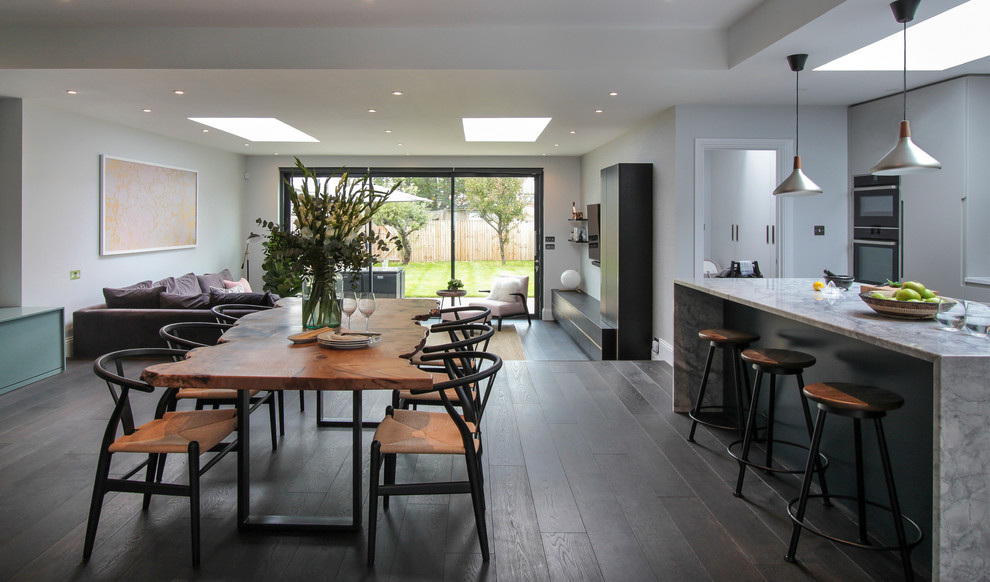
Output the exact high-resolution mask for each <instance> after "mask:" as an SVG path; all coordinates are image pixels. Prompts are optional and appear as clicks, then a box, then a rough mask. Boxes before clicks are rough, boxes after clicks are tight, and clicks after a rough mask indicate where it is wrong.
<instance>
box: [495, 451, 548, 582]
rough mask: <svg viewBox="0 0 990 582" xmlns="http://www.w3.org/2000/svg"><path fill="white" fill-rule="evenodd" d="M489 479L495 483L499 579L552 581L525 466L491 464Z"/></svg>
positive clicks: (532, 581) (535, 581) (497, 568)
mask: <svg viewBox="0 0 990 582" xmlns="http://www.w3.org/2000/svg"><path fill="white" fill-rule="evenodd" d="M488 479H489V480H490V481H491V484H492V496H491V501H490V503H489V506H490V507H491V508H492V509H491V510H489V511H491V512H492V525H493V527H492V533H491V534H490V535H491V536H492V537H494V538H495V546H496V548H497V553H496V559H495V571H496V573H497V579H498V580H499V581H500V582H538V581H540V580H549V579H550V577H549V576H550V575H549V573H548V570H547V559H546V555H545V553H544V551H543V543H542V538H541V537H540V525H539V522H538V521H537V520H536V507H535V505H534V502H533V495H532V491H531V490H530V488H529V478H528V477H527V475H526V468H525V467H519V466H514V465H492V468H491V474H490V476H489V477H488ZM496 508H497V509H496Z"/></svg>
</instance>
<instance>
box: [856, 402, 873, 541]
mask: <svg viewBox="0 0 990 582" xmlns="http://www.w3.org/2000/svg"><path fill="white" fill-rule="evenodd" d="M853 443H854V446H855V448H856V514H857V515H858V516H859V543H861V544H864V545H869V543H870V540H869V539H868V538H867V537H866V484H865V483H864V479H863V426H862V423H861V421H860V420H859V419H858V418H854V419H853Z"/></svg>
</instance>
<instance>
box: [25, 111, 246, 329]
mask: <svg viewBox="0 0 990 582" xmlns="http://www.w3.org/2000/svg"><path fill="white" fill-rule="evenodd" d="M22 151H23V219H22V220H23V231H24V234H23V254H22V260H21V274H22V288H23V290H22V293H23V303H24V304H25V305H52V306H63V307H65V311H66V321H67V322H68V321H70V320H71V314H72V311H73V310H75V309H78V308H80V307H85V306H88V305H94V304H97V303H102V302H103V292H102V289H103V287H118V286H123V285H129V284H131V283H135V282H137V281H141V280H144V279H160V278H164V277H167V276H169V275H181V274H183V273H188V272H190V271H194V272H196V273H205V272H216V271H218V270H219V269H222V268H225V267H229V268H231V270H232V271H235V272H236V271H237V268H238V267H239V266H240V260H241V252H242V249H243V247H242V246H241V245H242V244H243V240H244V236H245V233H244V232H243V231H242V224H241V221H240V217H241V216H242V209H241V205H242V200H241V188H242V185H243V183H244V180H243V173H244V159H243V157H242V156H240V155H236V154H231V153H226V152H220V151H217V150H211V149H208V148H203V147H201V146H196V145H193V144H190V143H186V142H182V141H178V140H174V139H170V138H164V137H161V136H157V135H154V134H150V133H146V132H142V131H138V130H135V129H131V128H128V127H124V126H122V125H116V124H112V123H107V122H104V121H100V120H97V119H93V118H89V117H84V116H81V115H77V114H73V113H68V112H65V111H61V110H58V109H52V108H48V107H44V106H42V105H38V104H35V103H32V102H30V101H25V102H24V117H23V149H22ZM100 154H110V155H114V156H119V157H123V158H128V159H132V160H138V161H146V162H152V163H156V164H163V165H171V166H177V167H181V168H188V169H192V170H196V171H197V172H199V210H198V214H199V216H198V218H199V220H198V223H199V235H198V244H197V247H196V248H193V249H182V250H175V251H158V252H150V253H138V254H129V255H115V256H107V257H101V256H100V232H99V225H100V208H99V207H100ZM73 269H78V270H81V271H82V278H81V279H79V280H76V281H70V280H69V271H70V270H73Z"/></svg>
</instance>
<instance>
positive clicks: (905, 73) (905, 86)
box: [901, 21, 907, 120]
mask: <svg viewBox="0 0 990 582" xmlns="http://www.w3.org/2000/svg"><path fill="white" fill-rule="evenodd" d="M903 36H904V117H902V118H901V119H905V120H906V119H907V21H905V22H904V35H903Z"/></svg>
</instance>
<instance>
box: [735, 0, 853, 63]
mask: <svg viewBox="0 0 990 582" xmlns="http://www.w3.org/2000/svg"><path fill="white" fill-rule="evenodd" d="M846 1H847V0H765V1H764V2H763V3H762V4H760V5H759V6H757V7H756V8H754V9H753V10H752V11H750V12H749V13H748V14H746V15H745V16H743V17H742V18H740V19H739V20H738V21H737V22H735V23H734V24H733V25H732V26H730V27H729V32H728V36H729V39H728V41H729V46H728V63H729V68H733V67H735V66H736V65H739V64H740V63H742V62H744V61H746V59H748V58H750V57H752V56H754V55H756V54H757V53H759V52H760V51H762V50H763V49H766V48H767V47H769V46H771V45H773V44H774V43H776V42H777V41H779V40H781V39H783V38H784V37H786V36H787V35H789V34H791V33H792V32H794V31H796V30H797V29H799V28H801V27H803V26H805V25H807V24H808V23H810V22H812V21H814V20H815V19H816V18H819V17H820V16H822V15H823V14H825V13H826V12H829V11H830V10H832V9H834V8H835V7H836V6H839V5H840V4H843V3H845V2H846Z"/></svg>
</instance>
